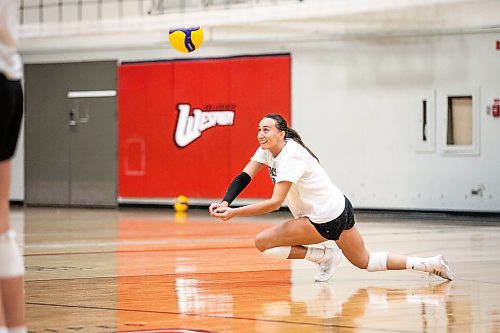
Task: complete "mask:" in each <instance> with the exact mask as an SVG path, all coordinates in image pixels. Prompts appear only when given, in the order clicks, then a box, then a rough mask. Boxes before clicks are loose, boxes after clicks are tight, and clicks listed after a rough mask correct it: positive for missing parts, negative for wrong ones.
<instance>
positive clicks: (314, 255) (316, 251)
mask: <svg viewBox="0 0 500 333" xmlns="http://www.w3.org/2000/svg"><path fill="white" fill-rule="evenodd" d="M324 256H325V249H321V248H317V247H312V246H308V247H307V253H306V256H305V258H304V259H307V260H309V261H312V262H315V263H319V262H321V259H323V257H324Z"/></svg>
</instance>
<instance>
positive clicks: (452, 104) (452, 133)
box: [446, 96, 473, 146]
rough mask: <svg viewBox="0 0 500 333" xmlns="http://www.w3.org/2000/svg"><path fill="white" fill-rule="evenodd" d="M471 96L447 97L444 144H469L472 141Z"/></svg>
mask: <svg viewBox="0 0 500 333" xmlns="http://www.w3.org/2000/svg"><path fill="white" fill-rule="evenodd" d="M472 105H473V104H472V96H451V97H448V124H447V137H446V144H447V145H449V146H470V145H472V143H473V136H472V134H473V132H472V128H473V118H472V114H473V113H472V112H473V108H472Z"/></svg>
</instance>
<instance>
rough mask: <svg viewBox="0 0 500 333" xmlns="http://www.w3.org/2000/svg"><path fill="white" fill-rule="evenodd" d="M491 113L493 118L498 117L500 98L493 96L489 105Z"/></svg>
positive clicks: (499, 114)
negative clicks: (490, 105) (491, 103)
mask: <svg viewBox="0 0 500 333" xmlns="http://www.w3.org/2000/svg"><path fill="white" fill-rule="evenodd" d="M491 115H492V116H493V117H495V118H497V117H500V98H495V99H494V100H493V106H492V107H491Z"/></svg>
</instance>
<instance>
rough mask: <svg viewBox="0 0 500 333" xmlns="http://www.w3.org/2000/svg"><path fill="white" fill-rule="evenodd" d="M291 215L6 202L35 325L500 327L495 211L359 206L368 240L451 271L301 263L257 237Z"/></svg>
mask: <svg viewBox="0 0 500 333" xmlns="http://www.w3.org/2000/svg"><path fill="white" fill-rule="evenodd" d="M289 217H290V215H289V213H287V212H278V213H275V214H270V215H268V216H266V217H259V218H239V219H236V220H234V221H231V222H229V223H224V222H217V221H216V220H214V219H212V218H210V216H208V214H207V212H206V211H204V210H191V211H190V212H189V213H188V215H187V216H177V217H176V216H175V215H174V214H173V212H172V211H171V210H168V209H136V208H134V209H132V208H120V209H118V210H101V209H69V208H66V209H58V208H24V209H22V208H14V209H13V211H12V214H11V221H12V223H13V227H14V229H15V230H17V231H18V238H19V240H20V243H21V244H23V245H24V255H25V265H26V307H27V320H28V329H29V331H30V332H33V333H35V332H36V333H41V332H44V333H46V332H102V333H104V332H155V333H160V332H184V333H188V332H200V331H201V332H238V333H243V332H262V333H273V332H395V331H396V332H488V333H494V332H500V258H499V254H500V250H499V249H500V219H499V218H497V219H495V218H464V217H457V218H450V217H447V218H443V216H428V215H426V216H420V217H419V216H415V215H413V216H411V217H405V215H398V216H395V215H391V216H384V215H380V214H378V215H373V214H372V215H369V214H366V213H364V214H361V213H359V214H357V223H358V227H359V229H360V230H361V233H362V234H363V235H364V238H365V243H366V245H367V247H368V248H369V249H370V250H372V251H381V250H388V251H391V252H396V253H402V254H410V255H417V256H432V255H435V254H439V253H441V254H443V255H445V257H446V258H447V259H448V260H449V261H450V264H451V267H452V269H453V271H454V274H455V277H456V280H455V281H453V282H444V281H443V280H441V279H440V278H438V277H435V278H433V279H430V278H429V277H428V275H425V274H420V273H415V272H408V271H397V272H395V271H393V272H377V273H368V272H365V271H363V270H359V269H357V268H355V267H354V266H352V265H351V264H350V263H348V262H347V260H345V258H344V259H343V260H342V262H341V264H340V266H339V268H338V269H337V271H336V273H335V275H334V277H333V278H332V279H331V280H330V282H329V283H314V282H313V277H314V274H315V272H316V268H315V266H314V265H313V264H311V263H309V262H306V261H304V260H293V261H278V260H272V259H267V258H265V257H263V256H262V255H261V254H260V253H259V252H258V251H257V250H256V249H255V248H254V246H253V238H254V236H255V235H256V234H257V233H258V232H259V231H261V230H263V229H264V228H267V227H269V226H270V225H273V224H276V223H280V222H281V221H284V220H286V219H288V218H289Z"/></svg>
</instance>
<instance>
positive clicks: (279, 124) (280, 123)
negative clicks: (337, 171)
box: [264, 113, 319, 162]
mask: <svg viewBox="0 0 500 333" xmlns="http://www.w3.org/2000/svg"><path fill="white" fill-rule="evenodd" d="M264 118H269V119H272V120H274V121H275V123H276V128H277V129H278V130H280V131H285V138H287V139H288V138H290V139H293V141H295V142H297V143H298V144H299V145H301V146H302V147H304V148H305V149H306V150H307V151H308V152H309V154H311V155H312V157H314V158H315V159H316V160H317V161H318V162H319V158H318V157H317V156H316V155H314V153H313V152H312V151H311V149H309V148H307V146H306V145H305V144H304V142H302V139H301V137H300V135H299V133H297V131H296V130H294V129H293V128H290V127H288V124H287V123H286V120H285V118H283V117H282V116H281V115H279V114H276V113H270V114H266V115H265V116H264Z"/></svg>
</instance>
